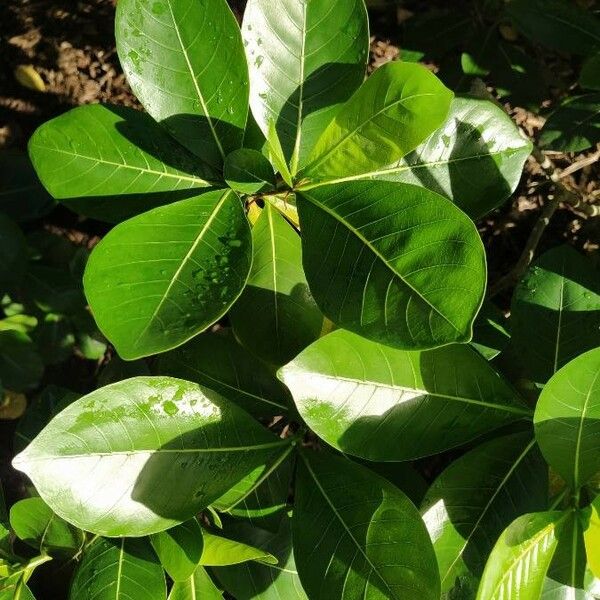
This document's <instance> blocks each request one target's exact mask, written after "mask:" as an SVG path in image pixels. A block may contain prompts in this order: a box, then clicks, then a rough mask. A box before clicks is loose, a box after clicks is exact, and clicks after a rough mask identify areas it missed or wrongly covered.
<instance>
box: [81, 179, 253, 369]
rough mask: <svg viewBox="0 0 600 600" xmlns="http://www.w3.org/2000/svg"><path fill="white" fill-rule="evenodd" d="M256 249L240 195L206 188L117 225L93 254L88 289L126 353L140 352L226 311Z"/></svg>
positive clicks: (168, 343) (164, 346)
mask: <svg viewBox="0 0 600 600" xmlns="http://www.w3.org/2000/svg"><path fill="white" fill-rule="evenodd" d="M251 253H252V239H251V234H250V226H249V224H248V220H247V219H246V216H245V214H244V209H243V207H242V204H241V202H240V200H239V198H238V197H237V196H236V195H235V193H234V192H232V191H231V190H228V191H223V190H216V191H213V192H206V193H205V194H202V195H200V196H197V197H196V198H190V199H188V200H182V201H180V202H177V203H175V204H171V205H169V206H162V207H159V208H155V209H154V210H151V211H149V212H147V213H144V214H142V215H139V216H137V217H134V218H132V219H130V220H128V221H126V222H124V223H121V224H119V225H117V226H116V227H115V228H114V229H113V230H112V231H110V232H109V234H108V235H107V236H106V237H104V239H103V240H102V241H101V242H100V244H98V246H96V248H94V251H93V252H92V254H91V256H90V259H89V261H88V263H87V266H86V270H85V275H84V279H83V283H84V287H85V293H86V296H87V299H88V301H89V303H90V308H91V310H92V313H93V315H94V317H95V319H96V322H97V323H98V327H99V329H100V330H101V331H102V333H103V334H104V335H105V336H106V337H107V338H108V339H109V340H110V341H111V342H112V343H113V344H114V345H115V347H116V348H117V351H118V352H119V354H120V355H121V356H122V357H123V358H125V359H128V360H131V359H135V358H140V357H142V356H148V355H150V354H155V353H158V352H164V351H165V350H171V349H172V348H175V347H176V346H179V345H181V344H183V343H184V342H186V341H187V340H189V339H190V338H192V337H193V336H195V335H196V334H198V333H200V332H201V331H203V330H204V329H206V328H207V327H209V326H210V325H212V324H213V323H214V322H215V321H217V320H218V319H219V318H221V317H222V316H223V315H224V314H225V313H226V312H227V310H228V309H229V307H230V306H231V304H232V303H233V302H234V301H235V300H236V299H237V297H238V296H239V295H240V293H241V291H242V289H243V288H244V285H245V284H246V279H247V278H248V273H249V271H250V265H251V262H252V254H251Z"/></svg>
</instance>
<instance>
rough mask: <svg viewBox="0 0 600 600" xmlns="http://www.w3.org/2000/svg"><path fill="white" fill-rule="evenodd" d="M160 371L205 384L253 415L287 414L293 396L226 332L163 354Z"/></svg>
mask: <svg viewBox="0 0 600 600" xmlns="http://www.w3.org/2000/svg"><path fill="white" fill-rule="evenodd" d="M159 371H160V373H162V374H163V375H172V376H173V377H180V378H181V379H187V380H189V381H194V382H195V383H199V384H200V385H205V386H207V387H209V388H211V389H213V390H215V391H216V392H218V393H219V394H221V395H223V396H225V398H227V399H228V400H231V402H235V403H236V404H238V405H239V406H241V407H242V408H243V409H244V410H246V411H248V412H249V413H250V414H253V415H256V416H259V417H260V416H273V415H280V414H285V413H286V412H287V411H288V410H289V406H290V403H291V398H290V393H289V391H288V390H287V389H286V387H285V386H284V385H283V384H282V383H281V382H280V381H279V380H278V379H277V378H276V377H275V376H274V374H273V373H272V371H271V370H270V369H269V368H268V367H267V366H266V365H265V364H264V363H262V362H261V361H260V360H258V359H257V358H255V357H254V356H253V355H252V354H250V353H248V352H246V351H245V350H244V349H243V348H242V347H241V346H240V345H239V344H238V343H237V342H236V340H235V338H234V337H233V335H231V334H230V333H226V332H222V331H221V332H218V333H203V334H202V335H199V336H197V337H196V338H194V339H193V340H191V341H190V342H188V343H187V344H185V345H183V346H181V347H179V348H177V349H175V350H173V351H171V352H168V353H166V354H164V355H162V356H161V357H160V359H159Z"/></svg>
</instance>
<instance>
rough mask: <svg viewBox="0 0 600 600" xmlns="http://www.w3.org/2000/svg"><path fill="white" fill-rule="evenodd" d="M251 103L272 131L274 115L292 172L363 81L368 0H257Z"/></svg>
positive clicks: (252, 14)
mask: <svg viewBox="0 0 600 600" xmlns="http://www.w3.org/2000/svg"><path fill="white" fill-rule="evenodd" d="M242 31H243V37H244V44H245V46H246V54H247V57H248V64H249V68H250V106H251V108H252V113H253V115H254V117H255V119H256V121H257V123H258V124H259V126H260V128H261V129H262V131H263V133H264V134H265V137H268V130H269V123H270V122H274V124H275V128H276V133H277V136H278V138H279V140H280V141H281V146H282V148H283V152H284V155H285V159H286V160H287V161H290V163H291V172H292V175H295V173H296V172H297V170H298V166H299V165H302V164H303V163H304V162H305V160H306V157H307V155H308V153H309V152H310V150H311V149H312V147H313V146H314V145H315V142H316V140H317V138H318V137H319V135H320V134H321V132H322V131H323V130H324V129H325V127H326V126H327V124H328V123H329V122H330V121H331V120H332V118H333V117H334V116H335V115H336V113H337V111H338V109H339V106H340V105H341V104H342V103H343V102H345V101H346V100H347V99H348V98H349V97H350V96H351V95H352V93H353V92H354V91H355V90H356V88H358V86H359V85H360V84H361V83H362V81H363V79H364V76H365V69H366V66H367V60H368V49H369V24H368V18H367V12H366V10H365V5H364V2H363V0H333V1H331V2H327V3H323V2H319V1H318V0H316V1H315V0H308V1H307V2H304V3H302V2H295V1H294V0H279V1H278V2H277V3H273V2H271V1H270V0H250V2H248V5H247V8H246V12H245V13H244V23H243V25H242Z"/></svg>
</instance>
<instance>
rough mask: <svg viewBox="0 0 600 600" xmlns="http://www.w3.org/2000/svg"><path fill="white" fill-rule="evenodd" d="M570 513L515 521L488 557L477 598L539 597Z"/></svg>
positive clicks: (513, 599) (543, 514) (529, 516)
mask: <svg viewBox="0 0 600 600" xmlns="http://www.w3.org/2000/svg"><path fill="white" fill-rule="evenodd" d="M569 514H570V513H568V512H565V513H561V512H556V511H555V512H541V513H532V514H527V515H523V516H521V517H519V518H518V519H516V520H515V521H514V522H513V523H511V524H510V525H509V526H508V527H507V528H506V529H505V530H504V532H503V533H502V535H501V536H500V538H499V540H498V541H497V542H496V545H495V546H494V549H493V550H492V553H491V554H490V556H489V558H488V562H487V565H486V567H485V571H484V573H483V577H482V579H481V585H480V586H479V592H478V593H477V600H499V599H500V598H502V599H505V600H517V599H518V600H539V598H540V595H541V593H542V588H543V586H544V579H545V576H546V572H547V571H548V568H549V567H550V563H551V561H552V557H553V556H554V552H555V551H556V547H557V545H558V537H559V534H560V530H561V528H562V527H563V526H564V523H565V521H566V519H567V517H568V515H569Z"/></svg>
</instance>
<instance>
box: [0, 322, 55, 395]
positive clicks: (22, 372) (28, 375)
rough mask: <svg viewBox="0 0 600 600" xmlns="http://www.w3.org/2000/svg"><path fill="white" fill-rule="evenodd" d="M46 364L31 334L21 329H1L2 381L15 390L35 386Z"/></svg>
mask: <svg viewBox="0 0 600 600" xmlns="http://www.w3.org/2000/svg"><path fill="white" fill-rule="evenodd" d="M43 372H44V364H43V363H42V359H41V358H40V355H39V354H38V351H37V348H36V347H35V345H34V343H33V342H32V341H31V339H30V338H29V336H27V335H26V334H25V333H21V332H20V331H0V381H1V382H2V385H3V386H4V387H6V388H8V389H10V390H12V391H15V392H24V391H26V390H30V389H32V388H34V387H35V386H36V385H37V384H38V382H39V380H40V379H41V377H42V374H43Z"/></svg>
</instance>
